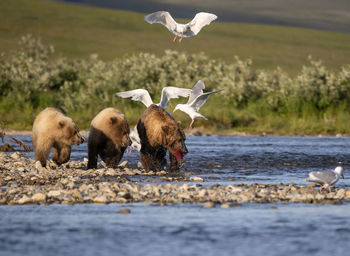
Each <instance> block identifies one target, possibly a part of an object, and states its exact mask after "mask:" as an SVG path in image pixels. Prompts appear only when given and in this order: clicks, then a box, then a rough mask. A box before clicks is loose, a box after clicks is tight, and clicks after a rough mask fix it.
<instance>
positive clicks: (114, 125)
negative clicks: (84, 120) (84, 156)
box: [88, 108, 131, 169]
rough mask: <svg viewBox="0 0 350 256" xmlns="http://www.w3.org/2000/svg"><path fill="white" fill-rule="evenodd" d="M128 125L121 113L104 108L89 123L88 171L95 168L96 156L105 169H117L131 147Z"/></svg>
mask: <svg viewBox="0 0 350 256" xmlns="http://www.w3.org/2000/svg"><path fill="white" fill-rule="evenodd" d="M129 132H130V128H129V124H128V121H127V120H126V118H125V116H124V114H123V113H121V112H120V111H119V110H117V109H114V108H106V109H104V110H102V111H101V112H100V113H98V114H97V115H96V116H95V118H94V119H93V120H92V121H91V125H90V133H89V138H88V169H91V168H96V167H97V159H98V156H100V158H101V159H102V160H103V161H104V162H105V163H106V165H107V167H111V168H113V167H117V166H118V164H119V162H120V160H121V159H122V157H123V155H124V151H125V149H126V148H127V147H128V146H130V145H131V140H130V138H129Z"/></svg>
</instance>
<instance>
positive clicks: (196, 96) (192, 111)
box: [173, 80, 222, 129]
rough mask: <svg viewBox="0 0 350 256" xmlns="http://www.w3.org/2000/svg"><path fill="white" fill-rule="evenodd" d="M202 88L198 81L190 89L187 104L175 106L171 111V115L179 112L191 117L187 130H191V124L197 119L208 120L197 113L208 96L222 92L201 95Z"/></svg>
mask: <svg viewBox="0 0 350 256" xmlns="http://www.w3.org/2000/svg"><path fill="white" fill-rule="evenodd" d="M204 88H205V85H204V83H203V82H202V81H201V80H199V81H198V82H197V83H196V84H195V86H194V87H193V88H192V90H191V94H190V97H189V99H188V101H187V103H186V104H177V105H176V107H175V109H174V111H173V113H174V112H175V111H176V110H181V111H183V112H185V113H186V114H187V115H189V116H190V117H191V119H192V121H191V124H190V126H189V129H192V124H193V122H194V119H195V118H197V117H201V118H203V119H205V120H208V119H207V118H206V117H205V116H203V115H201V114H200V113H198V111H199V109H200V108H201V107H202V106H203V104H204V103H205V102H206V101H207V99H208V98H209V97H210V95H212V94H214V93H218V92H220V91H222V90H219V91H214V92H206V93H203V89H204Z"/></svg>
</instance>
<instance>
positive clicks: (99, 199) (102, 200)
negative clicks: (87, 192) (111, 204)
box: [93, 195, 108, 204]
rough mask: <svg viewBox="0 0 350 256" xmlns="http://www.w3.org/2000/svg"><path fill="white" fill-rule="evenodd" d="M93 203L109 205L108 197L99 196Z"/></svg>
mask: <svg viewBox="0 0 350 256" xmlns="http://www.w3.org/2000/svg"><path fill="white" fill-rule="evenodd" d="M93 202H94V203H96V204H105V203H108V200H107V197H106V196H105V195H102V196H97V197H95V198H94V199H93Z"/></svg>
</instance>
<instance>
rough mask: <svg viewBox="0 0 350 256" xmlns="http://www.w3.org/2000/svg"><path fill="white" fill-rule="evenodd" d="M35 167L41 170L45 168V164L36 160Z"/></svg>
mask: <svg viewBox="0 0 350 256" xmlns="http://www.w3.org/2000/svg"><path fill="white" fill-rule="evenodd" d="M35 168H36V169H39V170H40V169H41V168H43V166H42V165H41V163H40V161H36V162H35Z"/></svg>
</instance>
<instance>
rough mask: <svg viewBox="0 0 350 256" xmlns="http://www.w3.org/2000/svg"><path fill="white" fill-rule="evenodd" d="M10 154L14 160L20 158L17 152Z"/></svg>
mask: <svg viewBox="0 0 350 256" xmlns="http://www.w3.org/2000/svg"><path fill="white" fill-rule="evenodd" d="M10 156H11V157H12V158H13V159H16V160H17V159H19V158H20V155H19V154H18V153H17V152H15V153H13V154H11V155H10Z"/></svg>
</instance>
